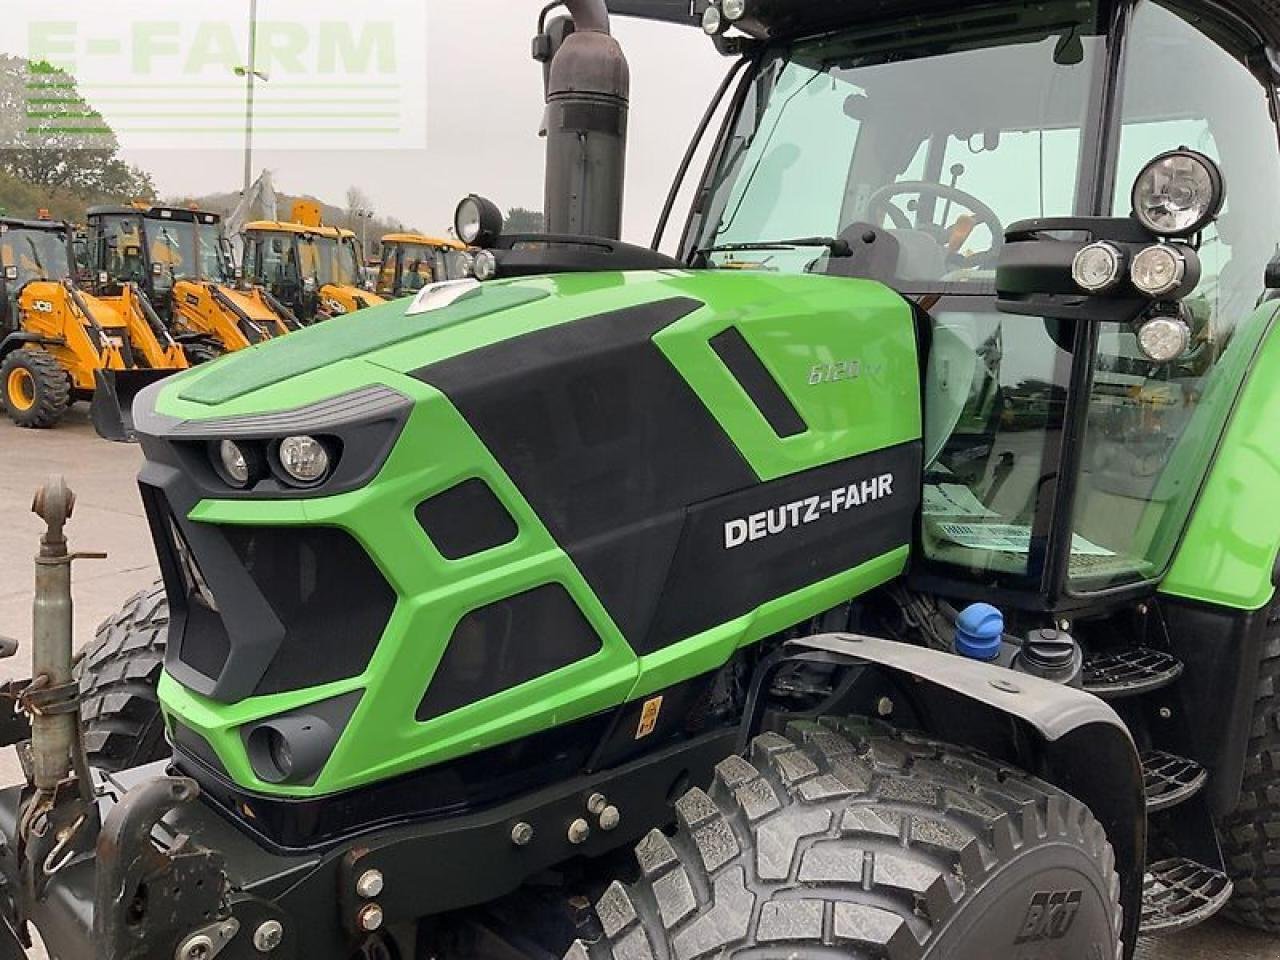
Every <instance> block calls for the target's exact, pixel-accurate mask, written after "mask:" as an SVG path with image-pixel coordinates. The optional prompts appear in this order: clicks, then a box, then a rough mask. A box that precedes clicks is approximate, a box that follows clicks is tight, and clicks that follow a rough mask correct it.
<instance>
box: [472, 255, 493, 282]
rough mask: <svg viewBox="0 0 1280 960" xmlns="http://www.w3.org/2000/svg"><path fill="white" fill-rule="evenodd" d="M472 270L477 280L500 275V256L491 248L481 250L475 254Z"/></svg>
mask: <svg viewBox="0 0 1280 960" xmlns="http://www.w3.org/2000/svg"><path fill="white" fill-rule="evenodd" d="M471 271H472V273H474V274H475V276H476V279H477V280H492V279H493V278H494V277H496V276H497V275H498V258H497V257H495V256H494V255H493V252H492V251H490V250H481V251H480V252H479V253H477V254H476V255H475V258H474V260H473V262H472V264H471Z"/></svg>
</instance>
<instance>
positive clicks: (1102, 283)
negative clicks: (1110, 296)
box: [1071, 240, 1125, 293]
mask: <svg viewBox="0 0 1280 960" xmlns="http://www.w3.org/2000/svg"><path fill="white" fill-rule="evenodd" d="M1124 267H1125V262H1124V254H1123V253H1122V252H1121V251H1120V248H1119V247H1117V246H1116V245H1115V244H1113V243H1107V241H1105V240H1099V241H1097V242H1096V243H1091V244H1089V245H1088V246H1085V247H1081V248H1080V252H1079V253H1077V254H1076V256H1075V259H1074V260H1072V261H1071V279H1072V280H1074V281H1075V282H1076V286H1078V287H1079V288H1080V289H1081V290H1084V291H1085V292H1086V293H1103V292H1105V291H1107V290H1110V289H1111V288H1112V287H1114V286H1115V285H1116V284H1118V283H1119V282H1120V280H1121V278H1123V277H1124Z"/></svg>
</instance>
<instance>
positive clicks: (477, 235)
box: [453, 193, 502, 247]
mask: <svg viewBox="0 0 1280 960" xmlns="http://www.w3.org/2000/svg"><path fill="white" fill-rule="evenodd" d="M453 231H454V233H456V234H457V235H458V239H459V240H461V241H462V242H463V243H465V244H466V245H467V246H469V247H487V246H489V245H491V244H492V243H493V242H494V241H495V240H497V239H498V237H499V236H501V235H502V211H501V210H499V209H498V205H497V204H496V203H494V202H493V201H492V200H486V199H485V198H484V197H481V196H477V195H476V194H474V193H473V194H471V195H470V196H469V197H464V198H463V200H462V202H461V203H460V204H458V208H457V210H455V211H454V214H453Z"/></svg>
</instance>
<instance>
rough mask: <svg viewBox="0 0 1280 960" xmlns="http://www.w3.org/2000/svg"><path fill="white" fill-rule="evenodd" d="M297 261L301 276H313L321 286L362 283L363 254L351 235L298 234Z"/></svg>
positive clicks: (348, 285) (356, 284)
mask: <svg viewBox="0 0 1280 960" xmlns="http://www.w3.org/2000/svg"><path fill="white" fill-rule="evenodd" d="M298 261H299V263H300V264H301V267H302V276H303V277H312V278H314V279H315V281H316V284H317V285H318V286H325V285H329V284H332V285H334V286H347V287H354V286H359V284H360V275H361V272H360V257H359V255H358V253H357V252H356V243H355V240H354V238H352V237H341V238H338V237H318V236H313V235H310V234H308V235H306V236H303V237H299V238H298Z"/></svg>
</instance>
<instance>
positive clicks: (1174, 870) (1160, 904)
mask: <svg viewBox="0 0 1280 960" xmlns="http://www.w3.org/2000/svg"><path fill="white" fill-rule="evenodd" d="M1231 891H1232V886H1231V881H1230V880H1228V879H1227V875H1226V874H1225V873H1221V872H1220V871H1218V870H1214V869H1212V868H1210V867H1206V866H1204V865H1203V864H1200V863H1196V862H1195V861H1193V860H1187V859H1184V858H1181V857H1175V858H1173V859H1171V860H1161V861H1160V862H1159V863H1153V864H1150V865H1149V866H1148V867H1147V875H1146V877H1145V878H1144V879H1143V882H1142V933H1143V934H1144V935H1148V936H1149V935H1151V934H1160V933H1173V932H1175V931H1177V930H1185V929H1186V928H1187V927H1193V926H1195V925H1196V924H1198V923H1202V922H1203V921H1205V920H1208V919H1209V918H1210V917H1212V916H1213V915H1214V914H1215V913H1217V912H1218V911H1219V910H1221V909H1222V908H1223V907H1224V906H1226V903H1227V901H1228V900H1230V899H1231Z"/></svg>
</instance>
